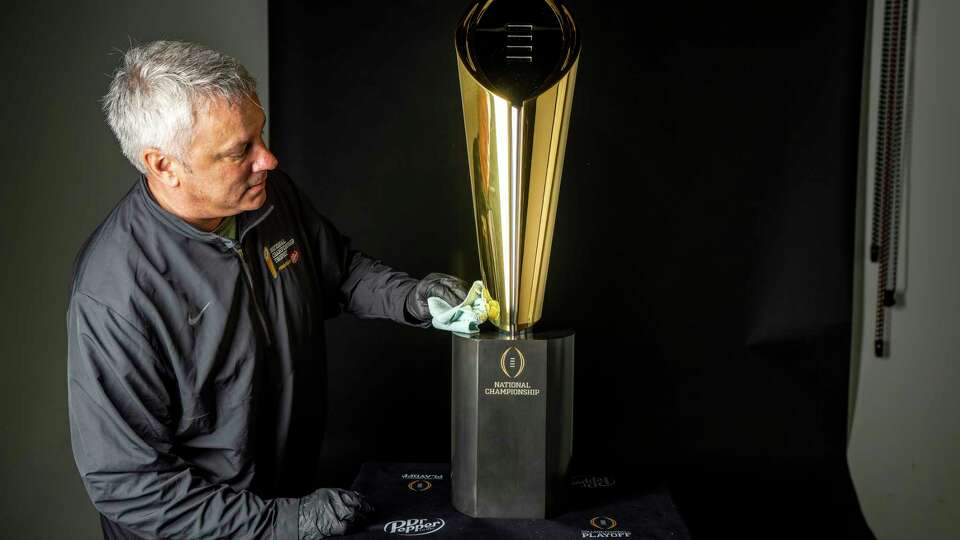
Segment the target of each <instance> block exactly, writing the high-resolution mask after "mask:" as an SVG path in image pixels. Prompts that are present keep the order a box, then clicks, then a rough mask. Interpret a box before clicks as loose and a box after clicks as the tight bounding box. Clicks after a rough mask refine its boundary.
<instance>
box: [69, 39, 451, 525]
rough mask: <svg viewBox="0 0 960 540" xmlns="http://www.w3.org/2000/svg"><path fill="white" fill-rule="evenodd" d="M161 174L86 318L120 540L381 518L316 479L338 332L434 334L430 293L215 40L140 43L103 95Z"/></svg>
mask: <svg viewBox="0 0 960 540" xmlns="http://www.w3.org/2000/svg"><path fill="white" fill-rule="evenodd" d="M104 109H105V111H106V114H107V119H108V122H109V124H110V127H111V128H112V129H113V131H114V133H115V134H116V136H117V139H118V140H119V142H120V145H121V147H122V149H123V152H124V154H125V155H126V156H127V158H128V159H129V160H130V161H131V163H133V165H134V166H135V167H136V168H137V169H139V171H140V172H141V173H142V176H141V178H140V179H139V180H138V181H137V182H136V183H135V185H134V186H133V188H132V189H131V190H130V192H129V193H128V194H127V195H126V196H125V197H124V198H123V199H122V200H121V201H120V202H119V203H118V205H117V206H116V207H115V208H114V209H113V211H111V213H110V214H109V215H108V216H107V218H106V219H105V220H104V221H103V223H102V224H100V226H99V227H98V228H97V229H96V231H94V233H93V234H92V236H91V237H90V238H89V239H88V240H87V242H86V243H85V244H84V246H83V247H82V249H81V251H80V254H79V255H78V257H77V261H76V264H75V268H74V275H73V284H72V287H71V292H70V301H69V307H68V312H67V327H68V389H69V410H70V428H71V439H72V444H73V452H74V457H75V459H76V462H77V467H78V469H79V471H80V473H81V476H82V478H83V482H84V485H85V487H86V489H87V492H88V493H89V495H90V498H91V500H92V501H93V503H94V505H95V506H96V508H97V510H99V511H100V513H101V514H102V515H101V524H102V526H103V530H104V535H105V537H106V538H171V539H172V538H191V539H200V538H271V539H278V540H282V539H292V540H297V539H301V540H302V539H315V538H321V537H324V536H328V535H334V534H342V533H343V532H344V531H345V530H346V529H347V528H348V527H349V526H350V525H351V524H353V523H355V522H357V521H358V520H360V519H362V518H363V517H364V514H366V513H367V512H369V511H370V510H371V509H370V507H369V505H368V504H367V503H366V502H365V501H364V499H363V497H362V496H361V495H360V494H358V493H355V492H352V491H345V490H340V489H317V487H318V486H316V485H307V484H306V480H305V479H309V477H310V475H309V474H304V471H309V470H311V468H312V467H313V463H314V461H315V458H316V455H317V454H318V450H319V449H318V448H317V447H316V444H315V442H314V443H313V444H308V443H309V442H312V441H316V440H317V439H318V437H317V435H318V431H319V430H322V425H323V408H324V400H323V395H322V393H323V392H322V388H323V380H324V379H323V377H324V364H325V363H324V351H325V343H324V330H323V324H324V320H325V319H327V318H330V317H332V316H334V315H336V314H338V313H340V312H342V311H346V312H350V313H353V314H355V315H357V316H359V317H362V318H389V319H392V320H394V321H397V322H400V323H403V324H408V325H413V326H421V327H426V326H428V325H429V318H430V316H429V311H428V309H427V304H426V300H427V297H429V296H439V297H442V298H444V299H445V300H446V301H447V302H449V303H452V304H457V303H459V302H460V301H461V300H462V299H463V297H464V296H465V295H466V287H465V284H464V283H463V282H462V281H460V280H459V279H457V278H455V277H452V276H446V275H443V274H431V275H429V276H427V277H426V278H425V279H423V280H419V281H418V280H416V279H413V278H411V277H409V276H408V275H407V274H404V273H402V272H399V271H396V270H394V269H392V268H390V267H388V266H386V265H384V264H383V263H381V262H380V261H377V260H374V259H371V258H370V257H368V256H366V255H364V254H363V253H361V252H359V251H357V250H354V249H352V248H351V247H350V244H349V241H348V240H347V239H346V238H345V237H344V236H342V235H341V234H340V233H338V232H337V230H336V229H335V228H334V227H333V225H332V224H331V223H330V222H329V221H328V220H326V219H325V218H324V217H322V216H321V215H319V214H318V213H317V212H316V211H315V210H314V208H313V206H312V205H311V204H310V201H308V200H307V199H306V198H305V197H304V196H303V195H302V194H301V193H300V191H299V190H298V188H297V186H296V185H295V184H293V183H292V182H291V180H290V179H289V178H287V177H286V176H285V175H283V174H282V173H280V172H278V171H277V170H276V167H277V159H276V157H275V156H274V155H273V154H271V153H270V151H269V150H268V149H267V148H266V146H265V145H264V142H263V139H262V130H263V126H264V122H265V116H264V113H263V110H262V108H261V106H260V103H259V101H258V98H257V95H256V83H255V81H254V80H253V78H252V77H251V76H250V75H249V74H248V73H247V71H246V70H245V69H244V68H243V66H241V65H240V64H239V63H237V62H236V61H235V60H234V59H232V58H230V57H228V56H225V55H223V54H221V53H219V52H216V51H213V50H210V49H207V48H205V47H202V46H199V45H195V44H189V43H179V42H162V41H161V42H154V43H150V44H147V45H144V46H141V47H137V48H133V49H131V50H130V51H128V52H127V53H126V55H125V56H124V58H123V61H122V64H121V66H120V68H119V69H118V71H117V73H116V74H115V76H114V78H113V81H112V83H111V85H110V90H109V93H108V94H107V95H106V97H105V99H104Z"/></svg>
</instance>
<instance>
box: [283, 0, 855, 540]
mask: <svg viewBox="0 0 960 540" xmlns="http://www.w3.org/2000/svg"><path fill="white" fill-rule="evenodd" d="M665 4H667V5H665ZM781 4H782V3H779V2H765V3H762V4H761V3H757V4H756V5H755V4H752V3H751V4H740V3H730V2H696V3H690V2H673V3H654V2H628V3H625V4H623V5H620V4H617V3H614V2H599V1H594V2H587V1H582V0H581V1H572V2H571V5H572V8H573V12H574V17H575V20H576V21H577V22H578V24H579V26H580V28H581V30H582V36H583V52H582V56H581V60H580V68H579V73H578V80H577V85H576V91H575V96H574V104H573V113H572V121H571V130H570V136H569V140H568V141H567V154H566V162H565V169H564V172H563V184H562V188H561V194H560V206H559V211H558V220H557V226H556V230H555V233H554V246H553V255H552V259H551V266H550V276H549V281H548V284H547V290H546V303H545V308H544V318H543V320H542V323H541V324H540V325H539V326H540V327H543V328H550V327H572V328H574V329H576V331H577V367H576V394H575V403H576V405H575V407H576V416H575V442H574V451H575V454H576V458H577V459H578V460H583V461H586V462H597V461H602V462H603V463H605V464H606V465H607V466H609V467H611V468H618V469H620V470H628V471H632V472H635V473H637V474H641V475H644V474H646V475H660V476H662V477H665V478H666V477H669V479H670V481H671V482H672V483H673V484H675V485H677V486H681V488H678V489H681V491H682V486H694V487H695V488H696V489H701V488H703V489H708V488H707V487H704V485H705V484H709V485H710V486H713V488H712V489H713V491H709V493H710V497H713V496H717V495H720V494H722V493H730V490H731V489H733V492H735V493H740V491H751V490H760V491H763V490H771V489H773V488H775V487H777V486H779V487H786V486H787V484H792V486H791V487H790V490H791V491H792V492H793V493H794V494H795V495H794V496H793V498H792V499H789V500H787V499H784V501H785V504H787V505H794V506H796V505H802V503H801V501H800V499H806V498H807V497H808V496H809V497H813V498H816V497H818V496H819V495H820V491H824V492H828V491H829V492H831V493H836V492H837V486H840V487H841V488H842V489H841V490H840V491H843V490H846V491H849V490H848V486H847V484H846V483H845V481H844V478H845V476H844V474H843V473H844V465H843V454H844V446H845V436H846V406H847V382H848V371H849V358H850V333H851V306H852V296H851V295H852V280H853V275H852V260H853V241H854V217H855V204H856V199H855V197H856V182H857V160H858V136H859V116H860V91H861V75H862V62H863V45H864V23H865V20H866V17H867V13H866V5H865V4H866V3H865V1H852V2H803V3H798V2H794V3H789V4H788V5H781ZM465 5H466V2H465V1H455V0H433V1H427V0H418V1H415V0H403V1H383V2H322V3H320V2H317V3H309V4H300V3H294V2H280V1H273V2H271V3H270V10H269V14H270V91H271V102H270V109H271V115H272V116H271V126H272V127H271V139H272V146H273V149H274V151H275V152H276V153H277V155H278V156H279V158H280V163H281V167H282V168H284V169H285V170H286V171H287V172H289V173H290V174H291V176H292V177H293V178H294V179H295V180H296V181H297V182H299V183H300V184H301V185H303V187H304V189H305V191H306V192H307V193H308V194H309V195H310V196H311V197H312V199H313V201H314V202H315V203H316V205H317V206H318V208H320V210H321V211H322V212H324V213H325V214H327V215H328V216H329V217H330V218H331V219H332V220H333V222H334V223H335V224H337V226H338V227H339V228H340V229H341V230H342V231H343V232H345V233H346V234H348V235H349V236H350V237H351V238H352V239H353V241H354V244H355V245H356V246H357V247H360V248H361V249H363V250H364V251H366V252H368V253H370V254H372V255H375V256H378V257H380V258H382V259H384V260H385V261H387V262H388V263H390V264H392V265H394V266H396V267H398V268H401V269H404V270H406V271H408V272H410V273H411V274H413V275H416V276H422V275H424V274H426V273H428V272H431V271H443V272H450V273H456V274H459V275H461V276H462V277H464V278H467V279H470V280H472V279H478V278H479V266H478V263H477V253H476V241H475V237H474V230H473V221H472V217H471V215H472V203H471V200H470V193H469V177H468V172H467V162H466V150H465V143H464V135H463V124H462V112H461V109H460V94H459V87H458V80H457V71H456V60H455V53H454V48H453V32H454V29H455V26H456V23H457V21H458V19H459V17H460V15H461V14H462V10H463V8H464V7H465ZM327 332H328V334H329V341H330V359H329V366H328V371H329V380H330V383H329V388H328V392H329V402H330V409H329V410H330V417H329V422H328V425H327V428H326V431H325V436H324V439H323V446H322V451H321V455H320V457H319V458H318V467H319V468H320V470H321V472H322V473H323V474H324V475H325V476H326V477H328V478H330V479H331V482H334V481H336V482H341V483H342V482H346V481H347V480H348V479H349V477H351V476H352V475H353V474H354V473H355V472H356V468H357V466H358V465H359V463H361V462H362V461H366V460H372V459H376V460H384V461H438V462H439V461H447V460H448V459H449V377H450V366H449V362H450V360H449V358H450V351H449V336H448V335H445V334H444V333H441V332H437V331H430V332H427V331H420V330H416V329H410V328H403V327H399V326H396V325H392V324H390V323H386V322H381V321H360V320H357V319H353V318H351V317H340V318H338V319H336V320H333V321H331V322H330V324H329V325H328V327H327ZM784 464H786V465H784ZM787 465H788V466H789V467H787ZM784 470H789V471H793V472H789V473H783V471H784ZM769 471H779V472H778V473H777V474H779V476H777V475H776V474H774V475H769V474H767V473H768V472H769ZM823 471H828V472H823ZM751 475H752V476H751ZM748 477H751V478H753V480H752V481H747V480H743V479H744V478H748ZM751 482H752V483H751ZM734 484H736V485H741V484H742V485H747V486H749V487H746V488H742V489H741V490H740V491H737V490H736V489H734V488H731V485H734ZM800 484H803V485H802V486H801V485H800ZM697 486H699V487H697ZM846 491H844V492H846ZM797 494H799V495H797ZM710 497H707V498H706V499H705V498H700V499H697V498H696V497H693V496H690V498H689V501H690V502H689V503H688V505H689V506H691V507H698V506H699V507H707V506H710V503H709V502H707V501H709V500H710ZM834 497H837V496H836V495H834ZM682 498H683V497H682V496H681V499H682ZM845 500H846V499H845ZM683 502H684V501H682V500H681V503H683ZM844 504H848V503H844ZM853 504H854V505H855V503H853ZM715 517H717V516H715ZM693 532H694V534H695V535H696V533H697V529H696V527H693Z"/></svg>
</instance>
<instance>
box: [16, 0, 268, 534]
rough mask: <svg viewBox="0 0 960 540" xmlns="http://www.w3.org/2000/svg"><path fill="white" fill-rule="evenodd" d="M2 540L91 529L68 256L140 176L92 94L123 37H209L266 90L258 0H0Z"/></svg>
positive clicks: (262, 0) (262, 1)
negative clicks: (73, 447)
mask: <svg viewBox="0 0 960 540" xmlns="http://www.w3.org/2000/svg"><path fill="white" fill-rule="evenodd" d="M0 36H2V40H3V41H2V45H0V73H2V75H0V81H2V83H0V84H2V88H3V94H2V95H3V99H2V100H0V111H2V114H0V118H2V120H3V124H2V129H0V134H2V135H0V164H2V168H0V171H2V172H0V246H2V261H3V262H2V263H0V366H2V367H0V426H2V427H0V433H2V435H0V441H2V442H0V538H17V539H32V538H38V539H39V538H43V539H47V538H72V539H92V538H100V537H101V536H100V532H99V524H98V521H97V517H96V513H95V511H94V510H93V507H92V505H91V504H90V502H89V500H88V499H87V498H86V494H85V492H84V491H83V488H82V485H81V482H80V478H79V475H78V474H77V472H76V469H75V467H74V464H73V457H72V454H71V452H70V442H69V430H68V424H67V410H66V399H67V398H66V389H67V386H66V328H65V310H66V293H67V285H68V279H69V271H70V265H71V263H72V261H73V257H74V255H75V254H76V252H77V250H78V249H79V247H80V243H81V242H82V241H83V239H84V238H86V236H87V235H89V234H90V232H91V231H92V230H93V228H94V227H95V226H96V225H97V223H99V221H100V220H101V219H103V217H105V216H106V214H107V212H108V211H109V210H110V208H112V207H113V205H114V204H115V203H116V201H117V200H118V199H119V198H120V197H121V196H122V195H123V194H124V193H125V192H126V191H127V190H128V189H129V187H130V186H131V185H132V183H133V181H134V179H135V178H136V175H135V171H134V169H133V168H132V167H131V166H130V165H129V164H127V162H126V160H125V159H124V158H123V156H122V155H121V154H120V149H119V147H118V145H117V143H116V142H115V141H114V139H113V136H112V134H111V133H110V131H109V128H107V126H106V124H105V122H104V121H103V116H102V114H101V112H100V104H99V103H98V100H99V99H100V96H102V95H103V93H104V92H105V91H106V88H107V84H108V82H109V74H110V73H111V72H112V71H113V69H114V68H115V66H116V64H117V61H118V59H119V56H118V54H117V53H116V52H115V50H116V49H125V48H126V47H127V45H128V40H129V39H133V40H135V41H137V42H145V41H150V40H153V39H159V38H173V39H183V40H190V41H198V42H202V43H205V44H207V45H209V46H212V47H214V48H218V49H221V50H223V51H225V52H227V53H228V54H231V55H232V56H235V57H236V58H238V59H239V60H240V61H241V62H242V63H244V64H245V65H246V66H247V68H248V69H249V70H250V71H251V72H252V73H253V75H254V76H255V77H256V78H257V79H258V81H259V83H260V88H261V97H262V98H263V102H264V103H265V104H266V103H268V99H269V92H268V88H267V1H266V0H203V1H189V0H172V1H165V2H145V1H142V0H136V1H133V0H116V1H114V2H96V1H79V2H69V1H54V0H31V1H28V2H6V3H4V4H3V8H2V13H0Z"/></svg>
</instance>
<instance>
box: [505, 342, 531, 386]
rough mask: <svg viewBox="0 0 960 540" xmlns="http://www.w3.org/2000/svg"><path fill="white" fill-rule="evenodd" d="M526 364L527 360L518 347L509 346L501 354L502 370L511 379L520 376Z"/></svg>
mask: <svg viewBox="0 0 960 540" xmlns="http://www.w3.org/2000/svg"><path fill="white" fill-rule="evenodd" d="M526 365H527V361H526V359H525V358H524V357H523V353H522V352H520V349H518V348H516V347H509V348H508V349H507V350H505V351H503V354H502V355H500V370H501V371H503V374H504V375H506V376H507V377H509V378H511V379H516V378H517V377H519V376H520V374H521V373H523V368H524V367H526Z"/></svg>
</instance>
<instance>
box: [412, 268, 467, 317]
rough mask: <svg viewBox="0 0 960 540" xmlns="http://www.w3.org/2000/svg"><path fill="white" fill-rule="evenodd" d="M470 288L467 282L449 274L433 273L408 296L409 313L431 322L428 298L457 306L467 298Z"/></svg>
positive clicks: (422, 280) (421, 281)
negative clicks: (438, 299) (435, 298)
mask: <svg viewBox="0 0 960 540" xmlns="http://www.w3.org/2000/svg"><path fill="white" fill-rule="evenodd" d="M469 290H470V286H469V285H468V284H467V282H466V281H464V280H462V279H460V278H458V277H456V276H451V275H449V274H439V273H432V274H428V275H427V277H425V278H423V279H421V280H420V283H417V286H416V287H414V288H413V289H412V290H411V291H410V294H408V295H407V300H406V308H407V313H409V314H410V315H411V316H413V317H415V318H417V319H419V320H420V321H429V320H431V319H432V318H433V317H432V316H431V315H430V307H429V305H428V304H427V298H431V297H438V298H442V299H443V300H444V301H445V302H447V303H448V304H450V305H451V306H455V305H457V304H459V303H460V302H463V299H464V298H466V297H467V292H468V291H469Z"/></svg>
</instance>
